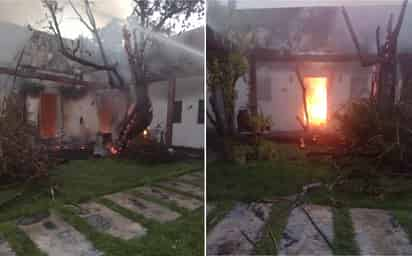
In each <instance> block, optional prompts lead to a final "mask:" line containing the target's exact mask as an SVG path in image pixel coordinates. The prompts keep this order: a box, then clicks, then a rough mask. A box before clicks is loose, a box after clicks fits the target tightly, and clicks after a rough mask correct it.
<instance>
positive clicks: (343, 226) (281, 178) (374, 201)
mask: <svg viewBox="0 0 412 256" xmlns="http://www.w3.org/2000/svg"><path fill="white" fill-rule="evenodd" d="M277 146H278V151H279V157H278V158H277V159H276V160H273V161H259V162H249V163H247V164H245V165H238V164H235V163H231V162H227V161H226V162H224V161H216V162H213V163H210V164H208V169H207V184H208V187H207V195H208V197H207V198H208V206H209V205H214V206H215V208H214V209H213V210H212V211H210V213H209V214H208V218H207V222H208V223H207V228H208V229H207V230H208V236H209V235H210V236H212V237H213V235H214V234H212V235H211V234H210V233H213V230H214V229H215V228H216V227H217V226H218V225H219V223H220V222H224V221H222V220H223V219H224V218H225V216H226V217H227V216H228V215H227V214H228V213H229V212H230V211H231V210H233V209H236V205H237V207H238V208H239V203H240V204H242V203H243V204H248V205H249V206H248V208H251V205H253V203H262V204H264V203H268V202H270V203H272V204H271V206H270V207H271V214H270V216H269V217H268V218H267V219H265V221H264V227H263V228H262V230H263V232H262V233H261V236H260V237H258V238H257V239H256V241H253V238H254V236H253V234H252V233H248V232H250V231H247V227H246V226H245V231H244V232H245V233H246V234H249V236H250V237H249V238H247V240H248V241H249V242H246V243H250V244H252V245H253V251H254V252H255V253H257V254H276V253H277V252H278V250H277V249H279V247H278V246H279V245H280V244H281V241H280V240H281V239H282V240H284V239H285V237H284V236H285V227H286V225H287V223H288V217H289V216H290V213H291V209H292V208H291V203H292V201H289V200H285V199H286V198H291V196H293V195H296V194H298V193H300V192H301V191H302V188H303V186H305V185H309V184H315V183H318V182H321V183H322V184H325V185H327V184H329V185H330V184H332V183H334V182H335V181H336V180H337V178H338V177H339V176H342V174H344V176H345V179H343V180H344V182H342V183H337V184H336V185H335V187H334V189H332V190H328V189H327V188H326V187H327V186H322V187H318V188H313V189H311V190H309V192H308V193H307V196H306V200H305V202H306V203H308V204H311V205H321V206H327V207H331V212H332V214H331V216H332V217H331V223H330V225H331V226H333V230H334V238H333V239H331V243H332V247H333V250H332V251H333V253H334V254H359V253H360V251H359V248H358V245H357V244H356V242H355V231H354V227H353V223H352V220H351V216H350V214H349V212H350V210H351V209H354V208H369V209H384V210H387V211H388V212H389V213H390V215H391V216H394V219H395V220H396V221H395V222H396V223H399V224H400V225H401V227H402V228H403V229H404V230H405V232H407V233H408V234H409V235H410V237H412V229H411V226H412V218H411V214H410V213H411V210H412V199H411V195H412V188H411V186H410V182H411V180H410V179H409V178H405V177H388V176H384V175H381V174H377V175H376V176H368V175H366V174H365V170H367V168H368V166H367V165H366V164H365V163H363V165H361V164H358V165H357V164H354V166H357V168H358V170H356V169H353V170H351V174H349V171H345V173H344V172H343V171H338V170H336V169H334V168H333V167H332V166H331V165H330V163H329V162H328V161H326V160H325V159H317V160H314V159H310V158H308V157H306V156H305V151H304V150H299V149H298V147H297V146H293V145H277ZM309 150H310V149H308V151H309ZM365 177H368V178H366V179H365ZM232 214H233V216H235V214H234V213H233V212H232ZM322 221H324V220H322V219H320V220H319V222H320V224H318V225H321V224H322ZM321 228H322V227H321ZM239 229H241V227H239ZM301 232H303V231H301ZM243 236H245V235H243ZM243 238H244V237H243ZM243 238H242V237H241V239H243ZM208 240H211V239H208ZM274 240H275V241H274ZM208 248H209V244H208ZM211 248H212V246H211ZM276 248H277V249H276ZM220 249H221V250H224V249H222V248H220Z"/></svg>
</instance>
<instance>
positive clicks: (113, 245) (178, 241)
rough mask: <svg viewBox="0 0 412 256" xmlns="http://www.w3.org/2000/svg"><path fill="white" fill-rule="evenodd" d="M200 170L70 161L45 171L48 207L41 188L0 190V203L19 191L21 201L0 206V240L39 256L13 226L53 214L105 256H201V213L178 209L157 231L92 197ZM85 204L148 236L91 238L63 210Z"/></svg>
mask: <svg viewBox="0 0 412 256" xmlns="http://www.w3.org/2000/svg"><path fill="white" fill-rule="evenodd" d="M202 166H203V164H202V162H200V161H193V162H178V163H168V164H158V165H144V164H138V163H136V162H129V161H124V160H114V159H98V160H81V161H71V162H69V163H68V164H66V165H61V166H59V167H58V168H56V169H54V170H52V171H51V174H50V180H51V183H52V184H57V186H58V189H57V191H56V195H55V200H54V201H53V200H51V197H50V193H49V191H48V189H47V187H45V186H41V185H40V184H37V185H32V186H31V187H29V188H26V189H23V188H22V187H15V188H12V189H11V188H10V189H7V190H0V203H1V202H5V201H7V200H8V199H10V198H13V196H14V195H15V194H16V193H20V192H22V191H23V190H24V191H25V193H24V194H23V195H22V196H20V197H18V198H16V199H15V200H13V201H10V202H9V203H7V204H5V205H3V207H2V208H1V209H0V234H2V235H3V236H4V237H5V238H6V239H7V240H8V241H9V242H10V244H11V246H12V247H13V249H14V250H15V251H16V253H17V254H18V255H19V256H20V255H36V256H37V255H43V254H42V253H41V252H40V251H39V250H38V249H37V248H36V247H35V245H34V244H33V243H32V242H31V241H30V240H29V239H28V238H27V236H26V235H25V234H24V233H23V232H22V231H20V230H19V229H18V228H17V227H16V225H15V221H16V219H17V218H19V217H21V216H25V215H30V214H33V213H36V212H44V211H51V210H53V211H57V212H58V213H60V214H61V215H62V216H63V217H64V219H65V220H66V221H68V222H69V223H70V224H72V225H73V226H74V227H75V228H76V229H78V230H79V231H80V232H81V233H83V234H84V235H85V236H86V237H87V238H88V239H89V240H90V241H91V242H92V243H93V244H94V245H95V246H96V248H97V249H99V250H101V251H102V252H104V253H105V255H116V256H123V255H124V256H126V255H127V256H128V255H201V253H202V252H203V230H204V228H203V208H202V209H199V210H196V211H194V212H190V213H189V212H188V211H184V210H182V209H180V213H182V214H183V216H182V217H180V218H179V219H178V220H176V221H174V222H171V223H168V224H166V225H164V224H163V225H162V224H159V223H155V222H152V221H148V220H146V219H144V218H143V217H142V216H137V215H136V214H133V213H132V212H129V211H127V210H125V209H122V208H120V207H118V206H116V205H114V204H110V201H109V202H107V201H108V200H106V201H105V200H100V199H97V197H99V196H101V195H105V194H109V193H113V192H118V191H123V190H127V189H130V188H134V187H136V186H141V185H145V184H150V183H154V182H157V181H159V180H162V179H167V178H171V177H174V176H178V175H181V174H184V173H187V172H191V171H194V170H199V169H202ZM87 200H98V201H100V202H102V203H104V204H106V205H107V206H109V207H111V208H113V209H114V210H116V211H118V212H120V213H121V214H123V215H126V216H127V217H129V218H131V219H134V220H137V221H139V222H140V223H142V224H143V225H144V226H145V227H146V228H148V230H149V231H148V234H147V235H146V236H144V237H143V238H140V239H133V240H130V241H122V240H120V239H116V238H114V237H111V236H109V235H105V234H102V233H99V232H96V231H95V230H94V229H93V228H91V227H90V226H89V225H88V224H87V223H86V222H85V221H84V220H83V219H81V218H80V217H78V216H77V215H76V214H75V213H74V212H72V210H70V208H67V207H65V206H64V205H65V204H77V203H80V202H83V201H87ZM149 252H150V253H149Z"/></svg>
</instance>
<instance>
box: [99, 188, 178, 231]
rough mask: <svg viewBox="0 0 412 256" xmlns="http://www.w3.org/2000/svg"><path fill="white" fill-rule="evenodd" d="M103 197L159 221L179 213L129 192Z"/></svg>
mask: <svg viewBox="0 0 412 256" xmlns="http://www.w3.org/2000/svg"><path fill="white" fill-rule="evenodd" d="M105 198H107V199H109V200H111V201H113V202H115V203H116V204H118V205H119V206H121V207H123V208H126V209H128V210H130V211H132V212H135V213H137V214H140V215H143V216H144V217H145V218H148V219H153V220H156V221H158V222H160V223H164V222H168V221H172V220H175V219H177V218H179V217H180V214H179V213H177V212H175V211H172V210H170V209H168V208H166V207H164V206H161V205H159V204H156V203H153V202H149V201H147V200H144V199H142V198H140V197H139V196H138V195H136V194H133V193H130V192H120V193H117V194H113V195H108V196H105Z"/></svg>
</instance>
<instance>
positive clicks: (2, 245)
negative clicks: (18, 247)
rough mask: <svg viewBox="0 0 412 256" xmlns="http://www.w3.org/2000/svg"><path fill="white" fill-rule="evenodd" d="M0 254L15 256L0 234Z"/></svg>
mask: <svg viewBox="0 0 412 256" xmlns="http://www.w3.org/2000/svg"><path fill="white" fill-rule="evenodd" d="M0 256H16V254H15V253H14V252H13V250H12V249H11V247H10V245H9V243H8V242H7V241H6V240H5V239H4V238H3V237H1V236H0Z"/></svg>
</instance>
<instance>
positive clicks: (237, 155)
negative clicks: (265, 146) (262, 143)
mask: <svg viewBox="0 0 412 256" xmlns="http://www.w3.org/2000/svg"><path fill="white" fill-rule="evenodd" d="M232 151H233V155H232V160H233V161H235V162H236V163H238V164H241V165H243V164H246V162H247V160H249V159H250V156H251V153H252V152H253V148H252V147H251V146H249V145H234V146H233V148H232Z"/></svg>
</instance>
